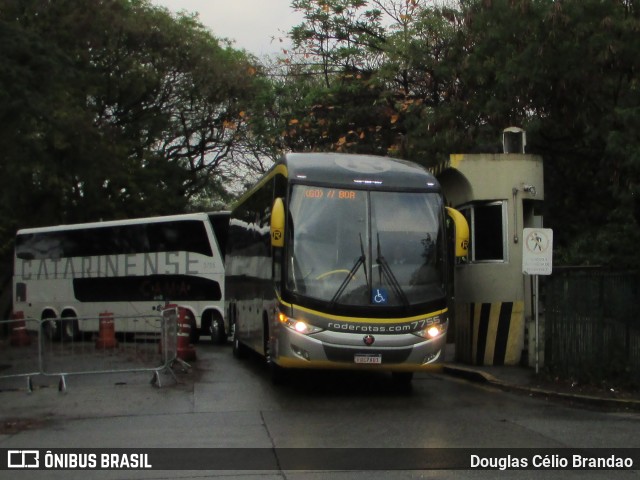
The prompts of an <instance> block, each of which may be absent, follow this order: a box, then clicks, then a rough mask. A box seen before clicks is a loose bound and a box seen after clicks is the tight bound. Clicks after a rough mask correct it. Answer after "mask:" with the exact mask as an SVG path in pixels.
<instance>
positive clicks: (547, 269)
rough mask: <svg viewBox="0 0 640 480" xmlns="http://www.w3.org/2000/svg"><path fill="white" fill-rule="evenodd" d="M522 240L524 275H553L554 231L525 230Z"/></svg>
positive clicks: (547, 229) (546, 229)
mask: <svg viewBox="0 0 640 480" xmlns="http://www.w3.org/2000/svg"><path fill="white" fill-rule="evenodd" d="M522 238H523V239H524V241H523V242H522V273H525V274H527V275H551V271H552V269H553V230H551V229H550V228H525V229H524V232H523V235H522Z"/></svg>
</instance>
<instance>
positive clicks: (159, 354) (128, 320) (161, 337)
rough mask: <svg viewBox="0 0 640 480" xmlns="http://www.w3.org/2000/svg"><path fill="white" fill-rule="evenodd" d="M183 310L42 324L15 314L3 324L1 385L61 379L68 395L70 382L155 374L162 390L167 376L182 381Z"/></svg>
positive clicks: (60, 386)
mask: <svg viewBox="0 0 640 480" xmlns="http://www.w3.org/2000/svg"><path fill="white" fill-rule="evenodd" d="M177 322H178V308H177V307H173V308H167V309H165V310H163V311H162V312H158V314H157V315H155V316H149V315H145V316H130V317H114V315H113V314H111V313H108V312H105V313H101V314H100V316H99V317H91V318H89V317H85V318H80V317H78V318H51V319H45V320H37V319H32V318H22V316H21V315H20V314H14V318H12V319H10V320H0V331H3V332H7V336H6V337H2V338H0V382H1V381H3V380H8V379H14V380H15V379H24V381H26V383H27V389H28V390H29V391H32V390H33V378H34V377H37V376H45V377H59V383H58V389H59V390H60V391H65V390H66V387H67V385H66V383H67V377H68V376H72V375H96V374H107V373H108V374H114V373H140V372H149V373H151V374H152V375H153V376H152V379H151V383H152V384H153V385H157V386H158V387H161V386H162V384H161V376H160V374H161V373H168V374H170V375H172V376H173V378H174V380H177V379H176V377H175V375H174V373H173V371H172V367H173V366H174V364H175V363H177V362H179V363H181V364H183V365H187V366H188V364H185V363H184V362H182V361H181V360H180V359H178V357H177V331H178V326H177Z"/></svg>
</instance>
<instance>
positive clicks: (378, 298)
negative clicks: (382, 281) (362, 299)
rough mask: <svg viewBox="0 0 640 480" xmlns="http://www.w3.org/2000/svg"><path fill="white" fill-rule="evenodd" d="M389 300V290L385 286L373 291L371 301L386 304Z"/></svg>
mask: <svg viewBox="0 0 640 480" xmlns="http://www.w3.org/2000/svg"><path fill="white" fill-rule="evenodd" d="M388 300H389V295H388V293H387V290H386V289H384V288H376V289H375V290H373V291H372V292H371V302H372V303H375V304H377V305H384V304H385V303H387V301H388Z"/></svg>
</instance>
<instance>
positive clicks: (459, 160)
mask: <svg viewBox="0 0 640 480" xmlns="http://www.w3.org/2000/svg"><path fill="white" fill-rule="evenodd" d="M435 173H436V176H437V177H438V180H439V181H440V183H441V185H442V187H443V190H444V193H445V196H446V198H447V203H448V204H449V205H450V206H452V207H454V208H457V209H460V208H461V207H462V208H464V207H465V206H469V205H479V204H482V202H490V201H502V202H503V204H504V205H506V208H504V209H503V225H504V228H505V230H504V232H505V235H504V239H503V245H504V259H503V260H501V261H495V260H492V261H477V262H473V261H470V262H468V263H463V264H460V265H458V266H456V271H455V275H456V278H455V298H456V309H455V310H456V311H455V319H454V321H455V332H456V352H457V356H458V360H459V361H464V362H467V363H471V364H480V365H494V364H499V365H502V364H506V365H514V364H518V363H520V362H521V360H522V358H521V354H522V351H523V350H524V348H525V346H524V337H525V335H524V334H525V329H524V326H525V322H526V321H527V319H528V318H529V317H530V316H531V314H532V308H531V300H530V291H531V289H530V285H529V278H528V277H526V276H525V275H523V274H522V230H523V228H526V227H540V226H542V225H541V222H542V219H541V217H539V216H537V215H535V214H534V213H535V208H534V207H535V205H536V202H538V201H541V200H543V199H544V181H543V162H542V158H541V157H539V156H534V155H526V154H473V155H466V154H456V155H451V157H450V159H449V161H448V162H446V163H445V164H443V165H440V166H439V167H438V168H437V169H436V171H435ZM531 187H533V188H534V189H535V194H534V192H533V190H532V189H531ZM470 227H471V228H472V232H471V236H472V239H473V226H471V225H470ZM472 241H473V240H472Z"/></svg>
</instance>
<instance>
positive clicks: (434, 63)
mask: <svg viewBox="0 0 640 480" xmlns="http://www.w3.org/2000/svg"><path fill="white" fill-rule="evenodd" d="M293 6H294V7H296V8H298V9H299V10H300V11H302V12H303V14H304V16H305V21H304V22H303V24H302V25H300V26H298V27H296V28H294V29H293V30H292V38H293V40H294V43H295V46H296V47H297V50H296V52H295V53H296V54H295V55H291V56H290V58H289V59H288V65H289V69H288V72H289V73H290V74H292V75H293V74H295V75H296V77H295V80H292V77H291V78H289V82H288V83H287V82H285V87H284V88H283V92H284V95H285V96H288V92H291V91H295V94H294V96H295V98H296V99H297V100H296V101H295V102H291V104H287V103H286V100H282V101H281V105H282V106H285V107H286V108H284V109H283V110H281V113H282V114H283V117H284V118H286V119H287V121H288V125H287V128H286V129H283V130H284V131H285V132H286V134H285V136H284V138H285V142H286V143H287V145H288V146H290V147H292V148H294V149H300V148H302V149H304V148H309V149H326V150H338V151H340V150H342V151H360V152H374V153H387V154H391V155H394V156H400V157H404V158H408V159H412V160H414V161H417V162H419V163H422V164H424V165H427V166H432V165H435V164H437V163H439V162H440V161H442V160H445V159H446V158H447V157H448V155H449V154H450V153H456V152H500V151H501V143H500V139H501V132H502V130H503V129H504V128H506V127H508V126H511V125H516V126H521V127H524V128H525V129H526V130H527V144H528V145H527V148H528V151H529V152H530V153H536V154H540V155H542V156H543V158H544V160H545V191H546V199H545V204H546V207H547V208H546V212H545V225H546V226H549V227H551V228H554V231H555V235H554V243H556V247H557V258H558V260H559V261H560V263H578V264H604V265H620V264H624V265H633V266H638V265H640V259H638V257H637V256H636V255H632V253H631V252H633V251H634V250H633V246H634V245H637V243H638V241H639V240H640V198H639V196H640V186H639V185H640V177H639V173H640V172H639V170H640V137H639V135H640V134H639V133H638V132H639V131H640V130H639V128H638V127H640V125H639V123H640V120H639V119H640V110H639V109H638V105H640V98H639V88H638V87H639V81H638V80H639V79H638V72H639V71H640V68H639V67H640V65H639V62H640V57H639V56H638V54H637V53H638V51H640V35H639V33H640V18H639V17H640V12H639V10H638V7H637V2H634V1H631V0H625V1H610V2H603V1H600V0H562V1H557V0H470V1H461V2H460V3H459V5H458V6H457V7H456V6H454V5H452V2H443V3H442V5H440V6H436V5H434V2H427V1H421V0H370V1H368V2H358V1H348V0H298V1H295V2H293ZM296 55H297V56H296ZM300 78H303V80H300ZM289 88H291V90H289ZM290 98H292V97H291V96H290ZM372 132H375V135H371V133H372Z"/></svg>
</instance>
